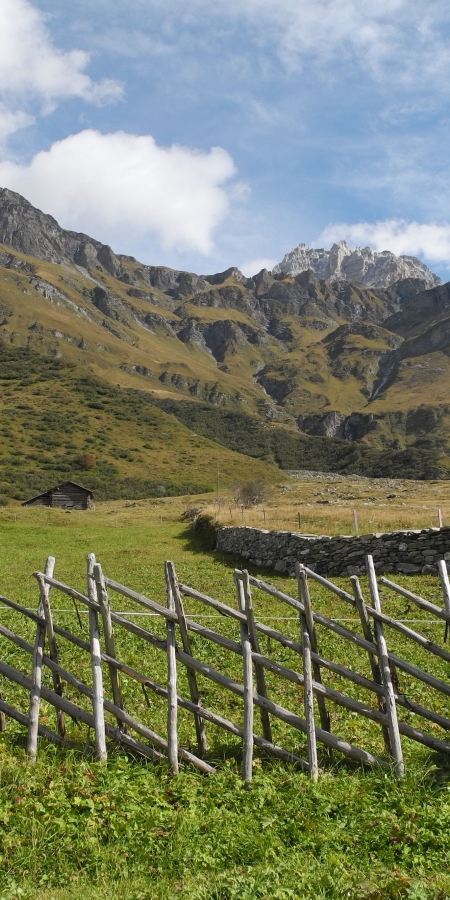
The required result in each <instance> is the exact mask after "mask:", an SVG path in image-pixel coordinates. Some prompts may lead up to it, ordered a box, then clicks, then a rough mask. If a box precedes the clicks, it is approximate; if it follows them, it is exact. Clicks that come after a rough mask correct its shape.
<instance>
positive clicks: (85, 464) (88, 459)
mask: <svg viewBox="0 0 450 900" xmlns="http://www.w3.org/2000/svg"><path fill="white" fill-rule="evenodd" d="M75 462H76V464H77V466H79V467H80V469H85V470H86V471H88V470H89V469H94V468H95V466H96V463H97V460H96V458H95V456H94V454H93V453H89V452H86V453H80V455H79V456H77V458H76V460H75Z"/></svg>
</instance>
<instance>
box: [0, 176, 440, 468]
mask: <svg viewBox="0 0 450 900" xmlns="http://www.w3.org/2000/svg"><path fill="white" fill-rule="evenodd" d="M0 243H3V245H4V246H3V247H0V341H3V342H6V343H7V342H9V343H11V344H13V345H14V344H17V345H28V346H29V347H30V348H31V349H37V350H39V351H41V352H45V353H50V354H53V355H54V356H56V357H61V356H63V357H64V358H65V359H68V360H69V361H74V362H75V363H76V364H79V363H80V362H81V363H82V364H83V365H84V366H85V367H86V369H88V370H89V369H90V370H91V371H97V367H98V366H99V365H100V366H101V368H102V372H104V373H105V377H107V378H109V380H111V381H112V382H113V383H117V382H119V383H120V384H121V385H122V386H128V387H132V388H137V389H141V390H144V391H147V392H152V393H153V394H154V395H155V396H157V397H160V396H163V398H171V402H172V400H174V401H176V402H178V401H180V399H183V398H187V399H189V400H193V401H194V402H197V401H201V402H202V401H207V402H208V403H210V404H214V405H215V406H222V407H224V408H225V409H231V410H240V411H242V410H245V412H246V413H251V414H253V415H257V416H258V417H259V418H261V419H263V420H267V421H278V420H279V421H282V422H283V424H284V425H286V426H288V427H289V428H291V429H297V430H301V431H302V432H306V433H308V434H311V435H319V436H325V437H330V438H333V437H334V438H335V437H337V438H343V439H345V440H347V441H349V442H354V441H364V442H366V443H367V444H368V445H370V446H374V447H378V448H386V449H390V448H392V447H394V449H405V448H406V447H409V446H411V445H413V441H414V440H416V439H417V440H419V441H421V444H420V446H421V447H424V448H425V449H426V447H427V446H431V445H432V446H433V447H434V448H435V449H436V452H438V451H439V452H440V448H441V447H446V446H447V444H448V446H449V447H450V405H448V404H447V397H448V395H449V393H450V365H449V364H448V358H449V357H450V285H441V284H440V283H439V282H440V279H438V278H437V277H436V276H434V275H433V274H432V273H430V272H429V270H428V269H427V268H426V266H423V265H422V264H421V263H419V261H418V260H412V258H405V257H401V258H397V257H395V256H394V255H393V254H389V253H386V254H383V253H382V254H375V253H373V252H372V251H370V250H368V248H365V249H364V250H361V251H360V252H359V254H358V253H357V251H354V254H352V252H351V251H350V250H349V249H348V247H347V246H346V245H345V244H344V243H343V242H341V244H340V245H335V246H334V248H332V251H309V250H306V248H305V247H304V245H303V248H302V247H300V250H301V251H302V252H301V253H299V254H297V257H298V258H300V263H301V266H303V268H302V269H301V271H299V272H298V274H295V273H294V272H290V273H289V274H286V272H285V271H283V270H282V267H283V264H280V266H278V267H276V268H277V269H278V270H279V271H276V270H275V271H273V272H268V271H266V270H265V269H263V270H262V271H261V272H259V273H258V274H257V275H255V276H254V277H252V278H246V277H245V276H244V275H243V274H242V273H241V272H240V271H239V270H238V269H237V268H234V267H232V268H230V269H228V270H227V271H225V272H220V273H216V274H213V275H196V274H194V273H190V272H183V271H178V270H174V269H169V268H168V267H165V266H151V265H144V264H142V263H140V262H138V261H137V260H135V259H134V258H133V257H129V256H124V255H119V254H115V253H113V251H112V250H111V248H110V247H108V246H106V245H104V244H102V243H101V242H99V241H96V240H94V239H93V238H90V237H88V236H87V235H84V234H79V233H76V232H71V231H67V230H65V229H63V228H61V227H60V226H59V224H58V223H57V222H56V220H55V219H53V218H52V217H51V216H47V215H45V214H44V213H42V212H41V211H40V210H37V209H35V208H34V207H33V206H32V205H31V204H30V203H28V201H26V200H25V199H24V198H23V197H21V196H20V195H19V194H15V193H14V192H12V191H9V190H6V189H5V190H0ZM294 253H295V252H294ZM22 254H25V255H26V256H27V257H28V259H24V258H23V257H22ZM308 254H309V255H308ZM314 255H315V256H314ZM291 256H292V254H291ZM298 258H297V262H298ZM352 258H354V259H353V261H354V260H355V259H356V258H357V259H356V262H358V265H359V266H360V268H361V266H362V268H363V269H364V273H365V274H364V277H365V278H366V280H367V281H370V279H372V280H376V279H377V278H378V279H380V278H381V279H384V281H385V283H386V286H384V287H380V286H376V287H372V286H370V285H369V284H367V283H363V282H362V278H361V277H360V278H359V281H358V283H355V281H353V282H352V281H350V280H349V279H350V273H351V272H352V271H354V269H352V268H351V261H352ZM41 260H44V261H46V263H47V265H46V266H45V267H44V266H42V265H41V264H40V261H41ZM305 260H306V262H305ZM405 260H406V262H405ZM411 260H412V262H411ZM291 262H292V260H291ZM300 263H299V265H300ZM355 265H356V263H355ZM314 267H315V270H314ZM405 272H406V273H407V275H408V277H402V278H401V279H400V280H396V281H395V282H394V283H391V281H392V279H393V278H394V275H395V274H396V275H397V276H398V275H399V273H400V275H404V274H405ZM342 273H344V275H343V274H342ZM380 273H381V274H380ZM344 276H345V277H344ZM355 280H356V276H355ZM447 407H448V408H447ZM434 409H436V410H438V412H439V410H440V412H439V415H438V414H437V413H436V414H435V413H434V412H433V410H434ZM417 410H419V411H418V412H417ZM430 410H431V412H430ZM425 413H426V415H425ZM424 416H425V418H424ZM421 417H422V418H421ZM422 419H423V422H425V424H426V428H425V427H422V424H421V423H422ZM447 420H448V421H447ZM447 435H448V437H447ZM418 446H419V445H418Z"/></svg>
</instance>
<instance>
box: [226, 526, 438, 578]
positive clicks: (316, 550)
mask: <svg viewBox="0 0 450 900" xmlns="http://www.w3.org/2000/svg"><path fill="white" fill-rule="evenodd" d="M216 551H217V552H219V553H231V554H233V555H234V556H238V557H240V558H241V559H243V560H246V561H247V562H248V563H251V564H252V565H255V566H257V567H258V568H267V569H272V570H274V571H275V572H279V573H280V574H283V575H294V574H295V563H296V562H297V561H298V562H301V563H303V564H304V565H306V566H308V567H309V568H311V569H313V570H314V571H315V572H317V573H318V574H319V575H363V574H365V572H366V566H365V557H366V555H367V554H370V555H371V556H373V559H374V564H375V569H376V571H377V572H380V573H386V574H389V573H391V574H393V573H396V572H401V573H403V574H404V575H415V574H419V573H425V572H426V573H430V572H436V573H437V561H438V560H439V559H447V560H449V561H450V527H445V528H427V529H425V530H423V531H394V532H387V533H385V534H363V535H355V536H346V535H341V536H338V537H328V536H326V535H323V536H316V535H304V534H300V533H298V532H293V531H266V530H265V529H260V528H249V527H247V526H241V527H237V528H235V527H231V526H229V527H226V528H221V529H220V531H219V533H218V536H217V544H216Z"/></svg>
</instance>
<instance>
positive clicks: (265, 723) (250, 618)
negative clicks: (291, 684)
mask: <svg viewBox="0 0 450 900" xmlns="http://www.w3.org/2000/svg"><path fill="white" fill-rule="evenodd" d="M235 575H236V572H235ZM240 580H241V583H242V586H243V590H244V599H245V613H246V616H247V629H248V635H249V638H250V643H251V647H252V650H253V653H261V650H260V647H259V638H258V632H257V630H256V624H255V611H254V609H253V601H252V592H251V588H250V581H249V577H248V572H247V570H246V569H244V570H243V571H242V575H241V577H240ZM255 676H256V690H257V691H258V694H261V696H262V697H267V686H266V676H265V673H264V667H263V666H261V665H260V663H256V662H255ZM259 712H260V719H261V728H262V732H263V735H264V737H265V739H266V741H270V743H273V739H272V729H271V727H270V716H269V713H268V712H267V709H263V708H262V707H260V710H259Z"/></svg>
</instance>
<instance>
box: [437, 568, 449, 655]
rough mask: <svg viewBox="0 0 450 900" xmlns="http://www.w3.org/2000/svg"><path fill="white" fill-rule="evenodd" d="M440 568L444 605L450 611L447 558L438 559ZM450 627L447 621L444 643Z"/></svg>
mask: <svg viewBox="0 0 450 900" xmlns="http://www.w3.org/2000/svg"><path fill="white" fill-rule="evenodd" d="M438 570H439V578H440V579H441V585H442V593H443V595H444V606H445V609H446V611H447V612H448V613H450V582H449V578H448V571H447V563H446V561H445V559H439V560H438ZM448 627H449V623H448V622H446V623H445V630H444V644H445V643H446V641H447V638H448Z"/></svg>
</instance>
